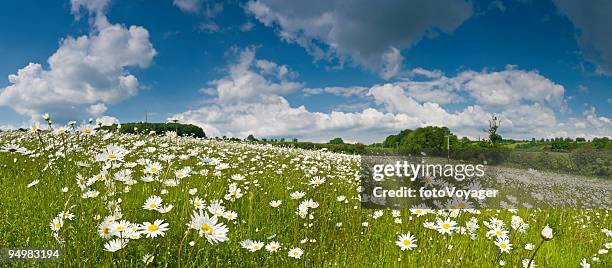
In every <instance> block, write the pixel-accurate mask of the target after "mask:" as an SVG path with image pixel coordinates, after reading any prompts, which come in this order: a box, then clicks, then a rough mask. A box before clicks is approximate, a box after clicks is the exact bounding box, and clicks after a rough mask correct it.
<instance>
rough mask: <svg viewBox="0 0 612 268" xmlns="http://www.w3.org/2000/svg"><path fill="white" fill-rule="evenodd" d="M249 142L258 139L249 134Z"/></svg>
mask: <svg viewBox="0 0 612 268" xmlns="http://www.w3.org/2000/svg"><path fill="white" fill-rule="evenodd" d="M246 139H247V141H257V139H256V138H255V136H253V134H249V136H247V138H246Z"/></svg>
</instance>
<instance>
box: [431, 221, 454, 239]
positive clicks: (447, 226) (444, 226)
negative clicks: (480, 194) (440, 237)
mask: <svg viewBox="0 0 612 268" xmlns="http://www.w3.org/2000/svg"><path fill="white" fill-rule="evenodd" d="M456 225H457V222H455V221H453V220H451V219H450V218H446V220H442V219H438V220H437V222H436V226H435V228H436V230H437V231H438V232H439V233H441V234H449V235H450V234H452V232H453V231H454V230H455V229H457V227H456Z"/></svg>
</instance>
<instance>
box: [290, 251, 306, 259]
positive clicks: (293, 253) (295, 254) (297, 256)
mask: <svg viewBox="0 0 612 268" xmlns="http://www.w3.org/2000/svg"><path fill="white" fill-rule="evenodd" d="M303 254H304V251H303V250H302V249H301V248H292V249H290V250H289V257H291V258H295V259H300V258H302V255H303Z"/></svg>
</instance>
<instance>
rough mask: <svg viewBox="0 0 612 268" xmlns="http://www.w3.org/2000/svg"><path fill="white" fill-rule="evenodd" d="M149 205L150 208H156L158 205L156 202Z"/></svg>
mask: <svg viewBox="0 0 612 268" xmlns="http://www.w3.org/2000/svg"><path fill="white" fill-rule="evenodd" d="M149 207H150V208H155V207H157V205H155V204H150V205H149Z"/></svg>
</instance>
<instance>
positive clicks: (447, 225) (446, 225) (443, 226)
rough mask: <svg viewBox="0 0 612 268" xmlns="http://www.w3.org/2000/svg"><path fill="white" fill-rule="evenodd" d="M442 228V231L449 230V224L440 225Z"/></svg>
mask: <svg viewBox="0 0 612 268" xmlns="http://www.w3.org/2000/svg"><path fill="white" fill-rule="evenodd" d="M442 228H444V229H450V223H444V224H442Z"/></svg>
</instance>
